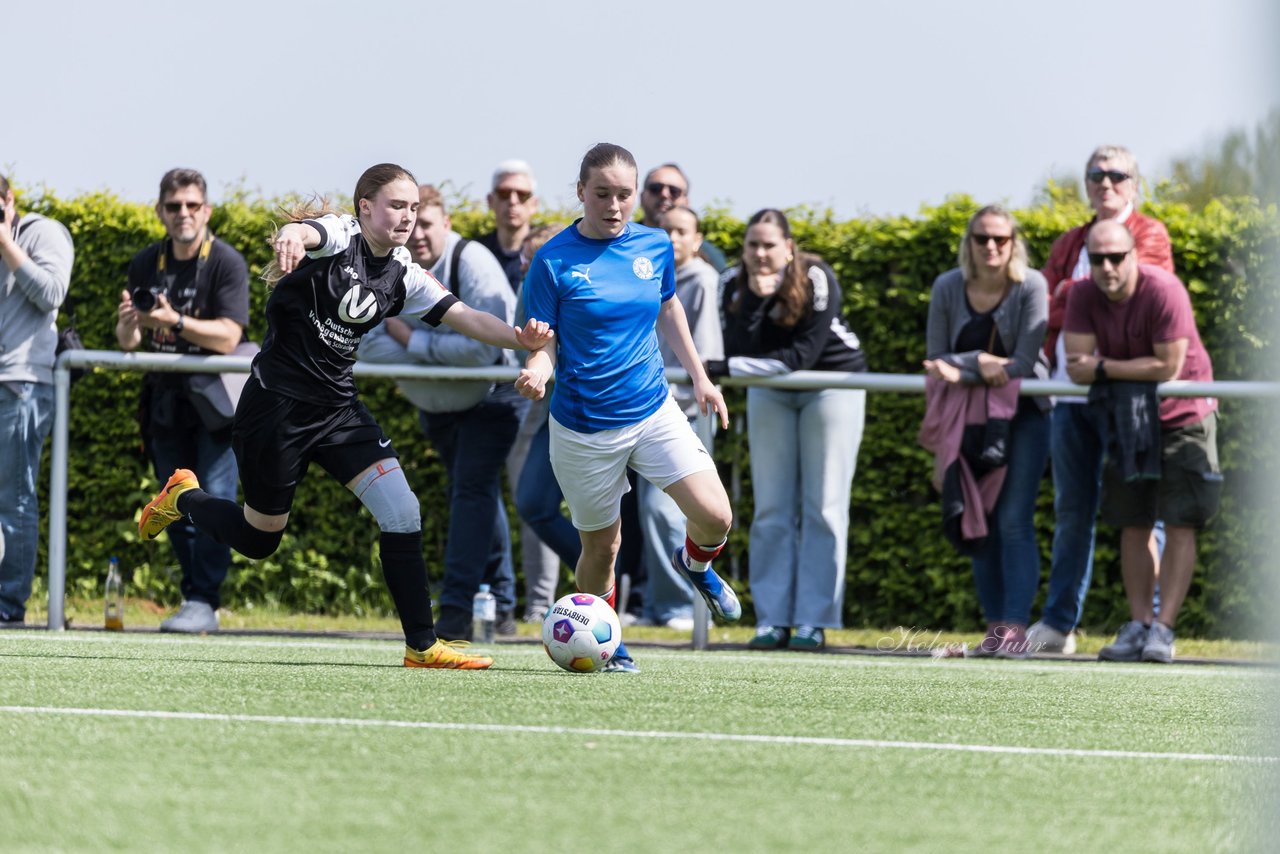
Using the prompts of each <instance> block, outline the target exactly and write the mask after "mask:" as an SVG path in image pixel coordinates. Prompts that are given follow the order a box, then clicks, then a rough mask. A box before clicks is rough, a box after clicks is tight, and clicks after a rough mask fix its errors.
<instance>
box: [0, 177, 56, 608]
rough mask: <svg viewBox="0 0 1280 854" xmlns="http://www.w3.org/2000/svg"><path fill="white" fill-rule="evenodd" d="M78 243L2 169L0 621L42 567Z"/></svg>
mask: <svg viewBox="0 0 1280 854" xmlns="http://www.w3.org/2000/svg"><path fill="white" fill-rule="evenodd" d="M74 259H75V250H74V248H73V247H72V244H71V234H70V233H69V232H68V231H67V229H66V228H65V227H64V226H63V225H62V223H59V222H55V221H54V220H51V219H48V218H46V217H43V216H40V214H34V213H24V214H22V215H21V216H19V215H18V207H17V205H16V204H15V203H14V199H13V189H12V188H11V187H10V186H9V181H8V179H7V178H5V177H4V176H3V175H0V260H2V261H3V266H2V267H0V628H4V627H7V626H20V625H22V623H23V619H24V617H25V616H26V609H27V599H28V598H29V597H30V596H31V581H32V579H33V578H34V577H35V572H36V536H37V533H38V530H39V527H40V510H39V505H38V502H37V497H36V480H37V478H38V476H39V474H40V456H41V452H42V451H43V450H44V440H45V439H46V438H48V436H49V431H50V429H52V427H53V362H54V356H55V353H56V350H57V346H58V326H57V318H58V306H60V305H62V301H63V300H64V299H65V298H66V296H67V289H68V287H69V286H70V284H71V264H72V262H73V261H74Z"/></svg>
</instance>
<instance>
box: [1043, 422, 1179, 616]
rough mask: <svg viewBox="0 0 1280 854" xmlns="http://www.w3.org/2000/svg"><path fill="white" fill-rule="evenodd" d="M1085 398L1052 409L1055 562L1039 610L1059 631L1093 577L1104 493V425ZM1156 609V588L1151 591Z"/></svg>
mask: <svg viewBox="0 0 1280 854" xmlns="http://www.w3.org/2000/svg"><path fill="white" fill-rule="evenodd" d="M1088 410H1089V407H1088V404H1085V403H1059V404H1058V405H1057V406H1055V407H1054V409H1053V415H1052V423H1053V426H1052V431H1051V434H1052V448H1053V450H1052V452H1051V455H1050V459H1051V460H1052V463H1053V515H1054V528H1053V562H1052V564H1051V565H1050V567H1049V589H1048V593H1047V594H1046V596H1045V601H1044V611H1043V613H1042V614H1041V616H1040V619H1041V620H1043V621H1044V622H1045V623H1047V624H1048V625H1050V626H1052V627H1053V628H1055V629H1057V630H1058V631H1060V632H1062V633H1064V634H1065V633H1067V632H1070V631H1072V630H1074V629H1075V627H1076V625H1077V624H1079V622H1080V615H1081V614H1082V613H1083V612H1084V597H1085V595H1086V594H1087V593H1088V592H1089V584H1090V582H1091V581H1092V580H1093V549H1094V539H1095V535H1096V533H1097V520H1098V505H1099V502H1100V500H1101V497H1102V463H1103V459H1104V458H1105V456H1106V449H1107V436H1106V432H1105V430H1103V429H1101V428H1100V426H1099V425H1098V424H1097V423H1096V422H1095V420H1094V419H1092V418H1090V417H1089V414H1088ZM1155 538H1156V548H1157V550H1158V552H1159V553H1160V554H1164V523H1163V522H1156V527H1155ZM1154 604H1155V612H1156V614H1159V613H1160V588H1159V586H1158V585H1157V587H1156V590H1155V595H1154Z"/></svg>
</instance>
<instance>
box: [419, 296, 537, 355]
mask: <svg viewBox="0 0 1280 854" xmlns="http://www.w3.org/2000/svg"><path fill="white" fill-rule="evenodd" d="M441 322H443V323H444V324H446V325H447V326H449V327H450V328H451V329H454V330H456V331H458V332H461V333H462V334H463V335H466V336H467V337H469V338H474V339H476V340H477V341H483V342H484V343H486V344H491V345H493V346H494V347H501V348H503V349H504V350H528V351H529V352H531V353H532V352H533V351H535V350H541V349H542V348H543V347H545V346H546V345H547V344H548V343H549V342H550V341H551V339H552V338H553V337H554V336H555V333H554V332H552V331H551V327H549V326H547V324H546V323H543V322H542V321H540V320H534V319H533V318H529V322H528V323H526V324H525V325H524V326H523V327H521V326H516V327H511V326H508V325H507V324H506V323H505V322H503V321H502V320H499V319H498V318H496V317H494V316H493V315H492V314H489V313H488V312H487V311H477V310H475V309H474V308H471V307H470V306H468V305H467V304H466V303H464V302H456V303H454V304H453V305H451V306H449V310H448V311H446V312H445V313H444V317H443V318H441Z"/></svg>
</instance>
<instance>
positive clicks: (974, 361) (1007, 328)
mask: <svg viewBox="0 0 1280 854" xmlns="http://www.w3.org/2000/svg"><path fill="white" fill-rule="evenodd" d="M959 255H960V266H959V267H957V268H955V269H953V270H949V271H947V272H946V273H943V274H942V275H941V276H939V277H938V278H937V280H935V281H934V283H933V292H932V294H931V296H930V298H929V321H928V328H927V332H926V355H927V358H926V359H925V362H924V367H925V370H926V372H927V373H928V375H929V376H930V377H933V378H934V379H935V380H941V381H943V382H946V383H957V384H963V385H982V384H985V385H986V386H989V387H992V388H1003V387H1004V386H1006V385H1008V384H1009V382H1010V380H1013V379H1025V378H1030V377H1040V378H1043V377H1045V376H1046V375H1047V366H1046V365H1045V364H1044V361H1043V358H1042V351H1041V346H1042V345H1043V344H1044V336H1045V324H1046V321H1047V318H1048V289H1047V288H1046V286H1045V280H1044V277H1043V276H1041V275H1040V273H1039V272H1037V271H1035V270H1032V269H1029V268H1028V265H1027V250H1026V246H1025V244H1024V243H1023V241H1022V238H1021V236H1020V235H1019V234H1018V229H1017V224H1016V223H1015V222H1014V219H1013V216H1012V215H1011V214H1010V213H1009V212H1008V211H1007V210H1005V209H1004V208H1002V207H1000V206H998V205H988V206H987V207H984V208H982V209H981V210H979V211H978V212H977V213H975V214H974V215H973V216H972V217H971V218H970V219H969V224H968V226H967V227H966V228H965V232H964V236H963V237H962V238H961V240H960V252H959ZM1051 405H1052V404H1051V403H1050V401H1049V398H1047V397H1036V398H1031V397H1023V398H1020V399H1019V401H1018V404H1017V410H1016V414H1015V415H1014V417H1013V419H1012V421H1011V423H1010V430H1009V438H1008V444H1007V449H1006V460H1007V462H1006V466H1007V470H1006V472H1005V476H1004V483H1003V486H1002V488H1001V490H1000V495H999V498H998V499H997V500H996V504H995V509H994V512H993V513H992V514H991V518H990V523H989V526H988V535H987V537H986V540H985V541H984V542H983V543H982V545H981V546H979V548H978V552H977V554H975V555H974V557H973V576H974V581H975V582H976V584H977V588H978V599H979V601H980V603H981V604H982V610H983V612H984V613H985V614H986V620H987V631H986V635H985V637H984V638H983V640H982V642H981V643H979V644H978V646H977V647H976V648H975V649H974V650H971V651H970V654H972V655H977V656H990V655H999V656H1000V657H1002V658H1022V657H1025V656H1026V655H1027V652H1028V650H1027V642H1026V633H1027V623H1028V622H1029V621H1030V616H1031V601H1032V599H1034V598H1035V594H1036V586H1037V585H1038V584H1039V581H1040V547H1039V545H1038V544H1037V543H1036V529H1035V506H1036V496H1037V495H1038V494H1039V492H1040V478H1041V477H1042V476H1043V475H1044V470H1045V464H1046V463H1047V462H1048V459H1049V416H1048V410H1049V408H1050V407H1051Z"/></svg>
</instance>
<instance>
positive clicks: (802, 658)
mask: <svg viewBox="0 0 1280 854" xmlns="http://www.w3.org/2000/svg"><path fill="white" fill-rule="evenodd" d="M28 636H29V637H28ZM9 641H12V647H13V648H18V647H20V646H23V645H25V644H27V643H33V642H39V643H57V644H72V645H76V644H113V645H121V644H127V645H153V644H165V645H168V646H188V647H200V646H204V647H242V648H246V649H299V650H305V649H314V650H376V651H381V652H385V651H387V650H392V651H393V652H394V654H395V655H398V654H399V648H400V646H401V645H402V644H401V642H400V641H391V640H363V639H358V638H350V639H348V638H335V639H334V640H323V639H314V640H303V639H299V640H269V639H261V640H259V639H250V638H239V637H233V636H229V635H223V636H220V637H219V636H211V637H210V636H206V637H175V636H173V635H160V634H154V635H153V634H132V635H130V634H113V633H102V632H83V633H56V634H52V633H51V634H43V633H39V632H21V633H14V634H13V635H12V637H0V649H3V648H5V647H6V646H9V644H8V643H6V642H9ZM477 648H479V649H483V650H484V651H485V652H487V653H492V654H493V655H494V657H495V658H496V659H497V662H498V668H499V669H501V667H502V659H504V658H516V657H521V658H523V657H533V658H539V659H544V658H545V657H546V654H545V653H544V652H543V651H542V647H540V646H537V645H534V644H510V645H507V644H496V645H494V646H484V647H477ZM635 649H637V650H638V651H639V653H640V655H641V656H642V660H644V661H648V660H656V661H675V660H682V659H683V660H688V659H689V658H690V657H691V656H695V655H696V656H698V657H699V658H701V659H702V660H703V661H708V662H716V663H721V664H741V663H743V662H753V663H757V664H758V663H760V662H762V661H770V660H772V661H785V662H786V664H787V666H788V667H799V666H803V667H840V668H843V667H855V668H856V667H891V668H892V667H935V666H936V667H942V668H948V669H955V670H956V671H957V672H960V671H970V672H972V671H975V670H979V671H994V672H1001V673H1011V672H1014V671H1015V670H1016V672H1020V673H1089V674H1092V675H1107V676H1123V677H1124V678H1125V679H1131V678H1134V677H1151V678H1160V677H1165V678H1174V679H1182V678H1192V677H1197V676H1200V677H1204V676H1213V677H1219V678H1220V677H1223V676H1226V677H1229V678H1240V679H1263V680H1267V679H1278V677H1280V673H1277V671H1276V670H1275V669H1273V668H1271V667H1264V666H1257V667H1238V666H1215V665H1204V666H1200V665H1197V666H1194V667H1177V666H1174V667H1165V666H1161V665H1155V664H1115V663H1107V664H1099V663H1097V662H1079V661H1043V660H1042V661H1031V660H1028V661H985V660H956V659H943V660H936V659H932V658H925V657H923V656H914V657H898V656H884V655H798V654H796V653H789V652H778V653H770V652H728V651H725V650H711V651H707V652H701V653H695V652H693V651H692V650H678V649H669V648H646V647H644V646H643V645H642V646H637V647H635ZM397 660H398V659H397ZM1278 681H1280V680H1278Z"/></svg>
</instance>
